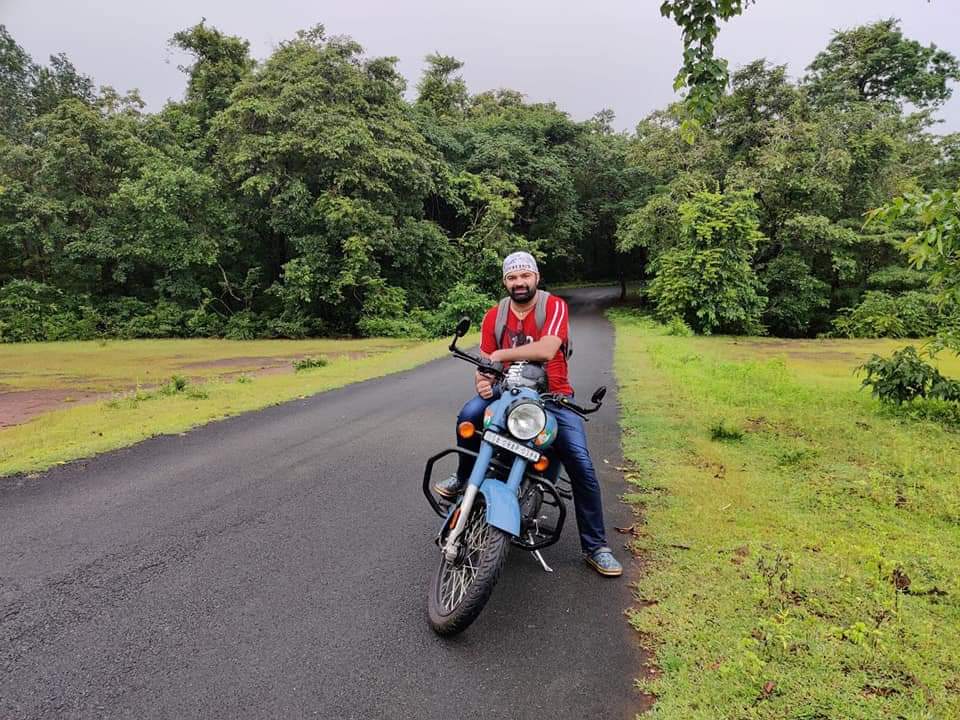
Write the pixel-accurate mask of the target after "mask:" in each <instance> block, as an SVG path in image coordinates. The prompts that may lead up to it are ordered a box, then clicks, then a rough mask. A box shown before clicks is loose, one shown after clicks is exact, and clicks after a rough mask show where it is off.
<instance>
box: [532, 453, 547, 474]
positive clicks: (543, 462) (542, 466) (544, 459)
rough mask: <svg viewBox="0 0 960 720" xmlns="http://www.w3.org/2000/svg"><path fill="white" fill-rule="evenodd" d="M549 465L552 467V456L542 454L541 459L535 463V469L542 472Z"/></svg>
mask: <svg viewBox="0 0 960 720" xmlns="http://www.w3.org/2000/svg"><path fill="white" fill-rule="evenodd" d="M548 467H550V458H548V457H547V456H546V455H541V456H540V459H539V460H537V461H536V462H535V463H534V464H533V469H534V470H536V471H537V472H540V473H542V472H543V471H544V470H546V469H547V468H548Z"/></svg>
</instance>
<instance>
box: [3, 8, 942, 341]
mask: <svg viewBox="0 0 960 720" xmlns="http://www.w3.org/2000/svg"><path fill="white" fill-rule="evenodd" d="M747 4H748V3H747V2H743V3H740V2H726V1H719V0H711V1H710V2H706V3H703V2H699V1H696V2H694V1H693V0H683V1H682V2H667V3H665V4H664V5H663V8H662V10H663V11H664V12H665V13H666V14H668V15H669V16H670V17H672V18H673V19H674V20H675V21H677V22H678V23H679V24H680V25H681V26H682V27H684V30H685V35H684V42H685V44H686V45H687V46H688V48H689V52H688V53H687V54H685V56H684V67H685V70H684V71H683V72H682V73H681V75H682V76H683V82H685V83H687V84H688V85H689V87H690V88H691V90H690V93H689V95H688V98H687V103H686V104H684V105H673V106H671V107H668V108H666V109H664V110H661V111H658V112H656V113H653V114H652V115H651V116H650V117H649V118H647V119H645V120H644V121H642V122H641V123H640V124H639V125H638V126H637V129H636V132H635V133H633V134H627V133H617V132H614V130H613V119H614V114H613V111H612V110H607V109H605V110H601V111H600V112H598V113H596V114H595V116H594V117H593V118H591V119H590V120H588V121H585V122H575V121H573V120H571V118H570V117H569V116H568V115H567V114H566V113H564V112H562V111H561V110H559V109H558V108H557V107H556V106H554V105H553V104H552V103H531V102H527V101H525V99H524V97H523V96H522V95H521V94H520V93H518V92H516V91H512V90H497V91H491V92H484V93H480V94H477V95H471V94H470V93H469V92H468V90H467V88H466V86H465V84H464V82H463V79H462V77H461V75H460V71H461V69H462V63H461V62H460V61H459V60H457V59H456V58H454V57H449V56H445V55H439V54H433V55H430V56H428V57H427V58H426V62H425V67H424V72H423V74H422V76H421V78H420V81H419V82H418V84H417V91H418V93H417V100H416V101H415V102H408V101H407V100H406V99H405V97H404V92H405V88H406V81H405V80H404V79H403V78H402V77H401V76H400V75H399V73H398V72H397V69H396V62H395V60H394V59H391V58H381V57H368V56H366V55H364V53H363V49H362V48H361V47H360V46H359V45H358V44H357V43H356V42H354V41H353V40H351V39H349V38H347V37H328V36H327V35H326V33H325V31H324V29H323V28H322V26H318V27H315V28H313V29H310V30H307V31H302V32H300V33H297V34H296V36H295V37H293V38H291V39H289V40H287V41H284V42H281V43H279V44H278V45H277V46H276V48H275V49H274V50H273V52H272V53H271V54H270V55H269V56H268V57H266V58H264V59H263V60H262V61H261V62H255V61H253V60H252V59H251V57H250V54H249V45H248V43H247V42H246V41H245V40H243V39H242V38H237V37H232V36H230V35H227V34H224V33H222V32H221V31H219V30H217V29H216V28H213V27H210V26H207V25H206V24H204V23H200V24H199V25H195V26H193V27H190V28H187V29H185V30H183V31H181V32H178V33H176V35H175V36H174V37H173V38H172V40H171V45H172V46H173V47H175V48H176V49H178V50H181V51H184V52H185V53H187V54H188V55H189V60H188V62H186V63H185V66H184V67H183V68H182V69H183V70H184V72H185V73H186V76H187V88H186V93H185V96H184V98H183V99H182V100H181V101H179V102H170V103H168V104H167V105H166V106H165V107H163V108H162V109H161V110H160V111H159V112H156V113H144V112H143V106H142V103H141V102H140V100H139V98H138V97H137V96H136V94H135V93H128V94H125V95H124V94H121V93H118V92H116V91H115V90H113V89H111V88H100V89H99V90H95V86H94V84H93V82H92V80H90V79H89V78H87V77H85V76H84V75H82V73H80V72H79V71H78V70H77V69H76V68H75V67H74V66H73V65H72V64H71V63H70V61H69V59H68V58H66V57H65V56H62V55H58V56H54V57H53V58H51V59H50V61H49V62H48V63H47V64H46V65H44V66H41V65H38V64H36V63H34V62H33V60H32V59H30V57H29V55H28V54H27V53H26V52H25V51H23V49H22V48H21V47H20V46H19V45H17V43H16V42H15V41H14V40H13V38H12V37H11V36H10V35H9V33H7V32H6V29H5V28H0V137H2V140H0V189H2V192H0V288H4V287H6V286H7V285H9V284H10V283H11V282H13V281H20V282H26V283H37V284H39V285H40V286H43V288H46V289H44V290H43V292H41V293H40V294H39V295H37V294H36V293H34V294H33V295H31V294H30V293H29V292H26V291H25V290H24V287H23V286H16V285H14V286H12V288H11V289H10V290H9V292H8V293H7V294H8V298H7V304H6V306H5V309H4V310H3V311H2V314H3V316H2V318H0V322H3V323H4V325H3V326H2V327H3V329H2V333H3V338H4V339H6V340H8V341H9V340H15V339H20V340H25V339H34V340H41V339H55V338H80V337H105V336H116V337H159V336H162V335H166V334H169V335H170V336H175V337H176V336H196V337H200V336H225V337H230V338H246V339H250V338H259V337H284V338H299V337H309V336H314V335H318V334H336V335H351V334H361V335H371V336H373V335H389V336H418V337H422V336H432V335H436V334H441V333H446V332H448V330H449V325H451V324H452V322H453V321H455V319H456V317H457V314H458V313H460V312H461V310H460V309H458V308H460V307H463V308H465V310H464V311H466V312H468V313H469V314H471V315H474V314H477V313H479V309H478V308H480V305H482V304H483V303H485V302H487V301H489V302H491V304H492V302H493V301H494V300H495V299H496V298H497V297H498V296H500V295H501V294H502V292H503V290H502V284H501V278H500V262H501V260H502V258H503V256H504V255H505V254H507V253H509V252H511V251H514V250H517V249H526V250H529V251H531V252H534V253H535V254H536V256H537V258H538V260H539V262H540V264H541V267H542V269H543V273H544V281H545V283H546V284H547V285H548V286H549V285H550V284H552V283H556V282H562V281H564V280H570V279H573V280H609V279H612V278H617V279H620V280H622V281H626V280H627V279H630V278H640V277H642V276H644V275H649V276H651V280H652V285H653V287H654V292H655V294H656V298H657V299H656V300H655V303H657V306H658V309H659V310H660V311H661V314H662V317H664V318H670V317H673V316H678V317H680V318H681V319H682V320H684V321H685V322H687V323H689V324H690V325H691V326H692V327H693V328H695V329H697V330H701V331H707V332H757V331H760V330H761V329H762V325H761V323H762V324H763V325H766V326H767V327H769V329H770V331H772V332H774V333H776V334H780V335H790V336H794V335H796V336H799V335H807V336H809V335H815V334H817V333H823V332H825V331H827V330H829V329H830V327H831V320H832V319H834V318H835V317H836V316H837V314H838V312H841V310H840V309H842V308H853V307H855V306H857V305H858V304H859V303H860V302H861V299H862V297H863V295H864V292H865V291H870V290H881V291H884V292H887V293H890V294H891V295H893V294H902V293H904V292H907V291H913V290H922V289H923V288H924V287H925V286H924V285H923V284H921V283H920V280H919V276H917V275H913V276H911V275H909V273H910V272H911V271H910V270H907V269H906V268H905V267H904V265H905V264H906V263H905V261H904V260H903V259H902V258H901V257H900V256H899V255H898V254H897V251H896V248H897V244H898V243H900V242H902V241H903V240H904V238H905V237H907V236H908V235H909V234H910V232H911V229H912V228H911V227H910V226H909V222H911V221H908V220H907V219H906V218H904V219H903V220H902V221H899V222H896V223H893V224H890V225H886V224H880V223H873V224H871V225H870V226H869V227H868V228H866V229H863V228H862V227H861V219H862V215H863V213H864V212H866V211H867V210H869V209H870V208H873V207H876V206H878V205H882V204H883V203H886V202H887V201H888V200H890V198H892V197H894V196H895V195H897V194H901V193H903V192H904V191H907V190H909V191H911V192H915V193H919V194H921V195H923V194H924V193H926V192H927V188H931V187H943V186H945V185H944V184H945V183H951V184H952V183H955V182H957V180H958V178H960V163H958V162H957V158H958V157H960V150H958V148H960V143H958V141H957V139H956V138H951V137H949V136H947V137H943V138H938V137H935V136H933V135H932V134H930V133H929V132H928V128H929V115H923V114H913V115H907V114H904V112H903V111H902V109H901V108H900V107H899V104H900V103H902V102H906V101H908V100H909V101H911V102H912V101H914V100H916V99H917V98H920V99H921V100H923V102H926V103H927V104H928V105H929V106H931V107H932V106H935V105H936V104H937V103H938V102H940V99H942V98H943V97H945V95H944V94H943V92H946V91H943V92H941V91H940V90H939V89H938V88H939V87H940V86H939V85H938V84H937V83H938V82H939V81H938V80H937V78H938V77H940V78H946V79H949V77H951V72H953V71H952V70H951V68H952V67H953V66H952V65H951V62H953V61H952V56H949V55H947V54H944V53H942V52H940V51H936V52H933V54H930V52H928V50H930V48H924V47H923V46H920V45H918V44H916V43H914V42H913V41H912V40H907V39H905V38H903V37H902V36H901V35H899V29H898V28H897V27H896V26H895V24H894V25H891V26H889V27H887V29H886V30H883V28H880V29H881V30H883V32H879V31H878V30H877V28H878V27H880V26H879V25H878V26H868V27H867V28H866V29H863V28H861V29H855V30H851V31H843V32H845V33H847V34H848V35H844V36H843V37H844V38H847V37H848V36H849V37H850V38H854V37H856V38H861V37H863V38H874V40H876V43H875V44H876V48H879V50H876V51H875V49H874V50H872V49H870V48H871V47H873V45H870V44H869V43H867V44H866V45H864V44H862V43H860V41H859V40H858V41H857V42H856V43H854V44H853V45H851V44H850V43H849V42H847V40H846V39H843V41H842V42H841V39H842V38H841V36H840V35H838V36H837V42H836V43H834V44H832V45H831V47H830V48H828V49H827V51H825V52H829V53H836V52H840V50H842V51H843V52H842V53H841V54H840V55H837V58H838V59H837V63H838V68H837V73H840V74H841V75H842V74H843V73H847V75H843V77H847V76H848V75H849V73H848V72H847V70H846V69H843V68H848V69H849V68H852V67H855V66H857V64H858V63H859V64H860V65H863V66H864V67H867V66H869V67H870V68H873V69H876V68H881V70H882V72H880V71H878V72H880V75H878V76H877V77H880V76H881V75H882V77H883V78H899V79H897V80H896V82H895V83H894V82H893V80H891V82H892V83H893V85H891V86H890V87H891V88H893V89H892V90H889V91H884V92H883V93H879V92H874V91H873V90H872V88H874V84H870V86H869V87H870V88H871V91H870V92H868V93H866V95H864V96H863V97H858V98H853V99H851V100H850V101H849V102H847V101H844V102H843V103H839V104H838V103H825V102H821V101H820V100H821V95H818V94H817V92H819V91H815V89H814V88H813V85H814V84H816V83H819V85H817V87H821V86H823V83H824V82H826V80H823V78H820V79H818V80H816V83H815V81H814V80H813V79H810V80H809V81H807V82H806V83H795V82H792V81H791V80H790V76H789V73H788V72H787V68H786V67H784V66H771V65H769V64H767V63H766V62H764V61H762V60H758V61H755V62H752V63H749V64H748V65H746V66H745V67H743V68H741V69H740V70H738V71H737V72H735V73H733V74H732V77H731V78H730V89H729V92H728V93H727V94H724V93H723V89H724V85H725V82H726V79H725V78H726V70H725V67H721V65H722V63H720V64H716V63H719V61H716V60H715V59H714V58H713V56H712V52H713V45H714V41H715V39H716V31H717V28H718V23H719V22H720V21H721V20H723V19H725V18H729V17H731V16H733V15H735V14H738V13H739V12H740V11H742V10H743V8H744V7H745V6H746V5H747ZM878 32H879V34H877V33H878ZM891 39H892V40H891ZM874 40H871V42H874ZM891 42H892V44H891ZM877 53H879V55H878V54H877ZM881 55H882V57H880V56H881ZM864 58H866V59H864ZM878 58H879V60H878ZM924 58H926V60H924ZM880 60H882V62H880V64H877V62H879V61H880ZM921 61H924V62H926V64H925V65H924V64H922V62H921ZM818 62H820V61H818ZM820 64H821V65H822V64H823V63H822V62H821V63H820ZM841 66H842V67H841ZM824 67H826V66H825V65H824ZM718 69H721V70H722V71H723V72H722V73H721V74H722V77H721V76H720V75H718V74H717V72H716V71H717V70H718ZM841 70H842V72H841ZM824 72H825V70H824ZM871 72H872V71H871ZM812 77H813V76H811V78H812ZM818 77H819V76H818ZM837 77H840V75H837ZM909 78H913V80H909ZM924 78H925V79H924ZM831 82H832V81H831ZM838 82H839V81H838ZM717 83H719V84H717ZM944 87H948V86H944ZM896 93H900V94H899V95H897V97H896V98H894V97H893V96H894V95H895V94H896ZM918 93H919V94H918ZM891 98H893V99H891ZM897 98H899V99H897ZM708 111H709V119H708V115H707V112H708ZM698 118H699V119H698ZM691 132H695V133H696V135H697V142H696V143H695V144H692V145H691V144H689V143H687V142H686V140H685V138H686V139H688V138H689V136H690V133H691ZM717 188H723V192H722V195H724V196H725V197H726V196H731V197H732V196H733V195H736V194H737V193H738V192H739V191H743V192H744V193H745V194H744V196H743V197H744V198H746V197H747V195H750V197H751V198H752V201H753V202H754V203H755V208H754V209H753V210H752V214H753V215H755V216H756V228H755V229H756V230H759V233H760V235H758V236H756V237H755V238H754V239H753V240H749V241H747V242H745V243H742V244H741V246H739V249H731V248H729V247H727V248H724V249H721V248H719V247H712V246H711V244H710V242H705V241H703V240H702V239H701V240H698V241H697V242H691V239H690V232H689V227H688V226H689V219H684V218H683V216H682V213H681V207H682V206H684V204H685V203H691V202H695V201H694V200H693V198H694V197H695V196H696V195H697V193H701V192H703V191H705V190H712V189H717ZM931 197H932V196H931ZM936 224H937V223H934V225H936ZM925 232H926V230H925ZM947 232H948V234H949V231H947ZM924 242H926V241H924ZM948 265H949V263H948ZM928 270H929V272H928ZM663 271H666V275H665V276H664V277H662V278H659V279H658V276H659V275H660V274H661V273H662V272H663ZM917 272H922V273H927V276H928V277H930V278H931V280H932V281H933V282H940V279H943V278H946V275H943V277H942V278H941V274H942V273H941V271H940V270H939V269H938V268H934V267H933V265H931V263H930V261H926V262H925V263H924V266H923V269H922V271H919V270H918V271H917ZM938 273H941V274H938ZM943 287H946V283H944V284H943ZM457 288H459V289H457ZM465 288H474V290H466V289H465ZM764 288H765V290H764ZM938 288H939V286H938ZM471 293H473V294H471ZM764 294H765V296H766V298H767V299H766V300H764ZM701 296H703V297H705V298H706V300H705V301H703V302H701ZM649 297H650V298H651V299H653V298H654V295H650V296H649ZM481 298H484V299H481ZM757 304H759V305H760V306H761V307H760V312H759V314H758V312H757V310H756V306H757ZM698 313H700V315H698ZM928 320H930V321H931V322H934V323H935V324H938V327H937V328H936V329H937V331H938V332H939V333H940V334H941V335H942V336H943V337H944V338H948V337H952V335H948V334H946V333H947V330H948V328H947V327H946V326H945V325H943V324H942V323H944V322H947V321H948V320H949V318H948V317H947V316H946V315H945V314H944V313H943V312H940V311H937V312H935V313H932V314H930V316H929V318H928ZM907 324H908V326H909V325H911V323H907Z"/></svg>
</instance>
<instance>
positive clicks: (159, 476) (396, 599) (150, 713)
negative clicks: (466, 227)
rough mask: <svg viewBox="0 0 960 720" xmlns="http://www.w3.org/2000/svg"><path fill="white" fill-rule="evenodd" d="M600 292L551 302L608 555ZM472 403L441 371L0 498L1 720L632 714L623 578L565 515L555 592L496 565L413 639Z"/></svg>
mask: <svg viewBox="0 0 960 720" xmlns="http://www.w3.org/2000/svg"><path fill="white" fill-rule="evenodd" d="M615 293H616V291H615V290H614V289H590V290H579V291H571V292H570V294H569V299H570V304H571V317H572V330H573V334H574V338H575V353H574V356H573V358H572V360H571V369H572V380H573V384H574V386H575V387H576V388H577V390H578V392H579V396H580V397H581V398H586V397H589V395H590V393H591V392H592V391H593V389H594V387H595V386H598V385H601V384H606V385H607V386H608V387H609V390H610V392H609V393H608V395H607V401H606V404H605V406H604V409H603V410H602V411H601V412H600V413H598V414H597V415H595V416H594V420H593V421H591V423H590V424H589V426H588V428H589V432H590V442H591V448H592V451H593V454H594V458H595V462H596V464H597V468H598V470H599V473H600V477H601V482H602V485H603V488H604V493H605V497H604V500H605V505H606V507H607V518H606V520H607V528H608V533H609V537H610V541H611V543H613V544H614V546H615V547H617V548H622V537H621V536H619V535H618V534H617V533H616V532H615V531H614V529H613V528H614V526H615V525H628V524H630V522H632V521H631V519H630V511H629V509H628V508H627V507H626V506H624V505H623V504H622V503H620V502H619V501H618V499H617V498H618V495H619V494H620V493H621V492H623V490H624V489H625V488H624V486H623V484H622V480H621V479H620V474H619V473H618V472H616V470H615V467H616V466H617V465H619V464H620V462H621V456H620V444H619V431H618V428H617V398H616V387H615V382H614V380H613V376H612V370H611V365H612V355H613V331H612V328H611V326H610V324H609V323H608V322H607V321H606V320H605V319H604V318H603V316H602V312H601V310H602V307H603V306H604V305H605V304H607V303H608V302H609V301H610V300H611V299H612V296H614V295H615ZM469 392H471V371H470V369H469V368H468V366H466V365H465V364H463V363H460V362H457V361H455V360H452V359H443V360H438V361H435V362H432V363H429V364H427V365H424V366H422V367H420V368H417V369H415V370H412V371H410V372H405V373H403V374H398V375H394V376H390V377H386V378H381V379H378V380H372V381H368V382H364V383H359V384H356V385H353V386H350V387H346V388H343V389H340V390H336V391H332V392H328V393H323V394H320V395H315V396H313V397H311V398H308V399H306V400H302V401H294V402H290V403H286V404H284V405H280V406H277V407H273V408H269V409H266V410H262V411H259V412H254V413H249V414H246V415H242V416H239V417H236V418H232V419H229V420H225V421H223V422H218V423H214V424H211V425H207V426H206V427H203V428H200V429H197V430H195V431H193V432H189V433H186V434H184V435H180V436H169V437H160V438H154V439H151V440H148V441H145V442H142V443H140V444H138V445H135V446H133V447H130V448H127V449H124V450H119V451H115V452H111V453H108V454H105V455H102V456H99V457H97V458H94V459H92V460H88V461H82V462H76V463H73V464H70V465H67V466H63V467H61V468H58V469H56V470H53V471H51V472H48V473H45V474H43V475H41V476H39V477H34V478H23V477H20V478H8V479H5V480H0V717H2V718H5V719H7V718H10V719H12V718H73V717H76V718H99V717H109V718H121V717H123V718H126V717H128V718H267V717H284V718H294V717H304V718H364V719H366V718H443V719H444V720H450V718H460V717H462V718H505V719H506V718H509V719H511V720H516V719H518V718H531V719H536V720H543V719H544V718H551V719H552V718H576V719H578V720H579V719H581V718H629V717H632V715H633V713H634V712H635V711H636V710H637V709H638V708H639V706H640V698H639V697H638V696H637V694H636V693H635V691H634V690H633V678H634V677H636V676H637V675H638V674H639V672H640V663H641V660H642V658H641V654H640V651H639V650H638V649H637V646H636V639H635V638H634V636H633V634H632V631H631V630H630V629H629V627H628V625H627V623H626V621H625V619H624V617H623V610H624V609H625V608H627V607H628V606H629V605H630V603H631V593H630V589H629V586H628V582H629V577H626V578H621V579H617V580H609V579H604V578H600V577H599V576H597V575H595V574H594V573H593V572H592V571H591V570H589V569H588V568H587V567H586V566H585V565H584V563H583V562H582V560H581V558H580V555H579V553H578V543H577V539H576V532H575V527H574V523H573V521H572V513H571V522H570V525H569V526H568V528H567V530H566V531H565V533H564V538H563V539H562V540H561V542H560V543H559V544H558V545H556V546H554V547H552V548H549V549H548V550H546V551H545V555H546V558H547V561H548V562H549V563H550V564H551V565H552V566H553V567H554V569H555V570H556V572H555V573H553V574H552V575H548V574H546V573H544V572H542V571H541V570H540V569H539V568H538V566H537V565H536V564H535V562H534V560H533V558H532V557H529V556H528V555H527V554H526V553H521V552H513V553H512V554H511V555H510V557H509V559H508V563H507V569H506V571H505V572H504V576H503V578H502V579H501V581H500V584H499V585H498V586H497V589H496V590H495V591H494V595H493V598H492V600H491V601H490V603H489V605H488V606H487V608H486V610H485V611H484V613H483V614H482V615H481V616H480V619H479V620H478V621H477V622H476V623H474V625H473V626H472V627H471V628H470V629H469V630H468V631H467V632H466V633H464V634H463V635H462V636H460V637H458V638H455V639H453V640H442V639H440V638H437V637H436V636H434V635H433V633H432V632H431V631H430V629H429V627H428V625H427V621H426V611H425V599H426V589H427V585H428V582H429V578H430V574H431V572H432V571H433V570H434V568H435V566H436V562H437V551H436V549H435V547H434V546H433V545H431V542H430V541H431V537H432V536H433V534H434V532H435V531H436V528H437V518H436V517H435V516H434V515H433V514H432V512H431V511H430V510H429V508H428V507H427V505H426V503H425V501H424V499H423V497H422V495H421V494H420V489H419V486H420V479H421V476H422V468H423V461H424V458H425V457H426V456H427V455H429V454H432V453H433V452H436V451H437V450H439V449H441V448H442V447H445V446H447V445H449V444H451V443H452V438H453V424H454V417H455V414H456V412H457V410H458V409H459V407H460V405H461V404H462V402H463V401H464V400H465V399H466V397H467V395H468V393H469ZM605 461H608V462H605ZM620 555H621V557H623V558H624V559H626V557H625V555H626V554H625V553H624V552H620Z"/></svg>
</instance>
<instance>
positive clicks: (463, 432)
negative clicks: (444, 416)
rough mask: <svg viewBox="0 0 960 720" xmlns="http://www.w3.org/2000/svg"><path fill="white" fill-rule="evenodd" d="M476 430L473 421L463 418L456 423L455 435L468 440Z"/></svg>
mask: <svg viewBox="0 0 960 720" xmlns="http://www.w3.org/2000/svg"><path fill="white" fill-rule="evenodd" d="M476 432H477V429H476V428H475V427H474V426H473V423H472V422H470V421H469V420H464V421H463V422H462V423H460V424H459V425H457V435H459V436H460V437H462V438H463V439H464V440H469V439H470V438H472V437H473V435H474V433H476Z"/></svg>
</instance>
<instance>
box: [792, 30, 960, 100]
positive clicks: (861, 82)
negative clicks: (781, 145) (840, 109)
mask: <svg viewBox="0 0 960 720" xmlns="http://www.w3.org/2000/svg"><path fill="white" fill-rule="evenodd" d="M807 69H808V70H809V71H810V74H809V75H808V76H807V78H806V79H805V82H806V83H807V85H808V87H809V89H810V93H811V95H812V96H813V98H814V99H815V101H816V102H817V103H819V104H821V105H837V104H841V103H846V102H855V101H880V102H892V103H897V104H901V103H904V102H909V103H911V104H912V105H915V106H916V107H920V108H923V107H928V106H937V105H940V104H942V103H944V102H945V101H946V100H948V99H949V98H950V95H951V89H950V87H949V84H948V83H949V81H950V80H954V81H956V80H958V79H960V65H958V64H957V59H956V58H955V57H954V56H953V55H951V54H950V53H949V52H947V51H946V50H939V49H937V46H936V45H930V46H926V47H925V46H923V45H921V44H920V43H919V42H917V41H915V40H910V39H908V38H905V37H904V36H903V33H902V32H901V31H900V21H899V20H896V19H894V18H890V19H887V20H878V21H877V22H875V23H871V24H869V25H861V26H859V27H856V28H853V29H852V30H839V31H835V32H834V34H833V38H832V39H831V40H830V43H829V44H828V45H827V47H826V49H825V50H823V51H822V52H820V53H819V54H818V55H817V56H816V58H814V60H813V62H812V63H811V64H810V67H809V68H807Z"/></svg>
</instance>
